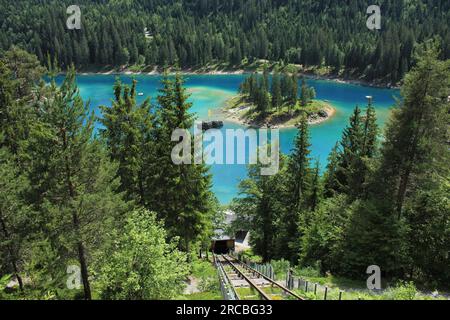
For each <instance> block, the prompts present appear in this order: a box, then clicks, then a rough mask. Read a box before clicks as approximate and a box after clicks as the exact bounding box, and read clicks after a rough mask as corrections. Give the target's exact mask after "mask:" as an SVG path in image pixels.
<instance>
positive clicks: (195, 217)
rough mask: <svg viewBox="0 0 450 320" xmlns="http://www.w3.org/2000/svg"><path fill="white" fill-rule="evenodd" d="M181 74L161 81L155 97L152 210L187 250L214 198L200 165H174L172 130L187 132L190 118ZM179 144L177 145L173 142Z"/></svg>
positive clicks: (197, 236) (206, 219) (204, 223)
mask: <svg viewBox="0 0 450 320" xmlns="http://www.w3.org/2000/svg"><path fill="white" fill-rule="evenodd" d="M188 98H189V96H188V95H187V93H186V89H185V88H184V85H183V78H182V76H181V75H180V74H177V75H176V76H175V79H174V80H171V79H169V78H168V77H167V76H165V77H164V78H163V88H162V89H161V90H160V95H159V96H158V101H159V104H160V106H159V108H158V111H157V122H158V123H159V124H160V126H159V130H158V132H157V147H156V148H157V155H158V161H159V168H158V169H159V170H158V172H157V174H156V176H157V180H156V181H155V183H157V184H158V190H155V192H154V194H153V196H154V203H153V207H154V208H153V209H154V210H155V211H156V212H158V214H159V215H160V217H161V218H162V219H164V221H165V223H166V227H167V228H168V231H169V234H170V235H171V236H178V237H180V239H181V242H180V247H181V248H182V249H184V250H186V251H190V250H191V248H192V245H193V244H195V242H196V241H198V240H199V239H200V238H201V236H202V234H203V233H204V232H209V230H208V229H207V228H206V226H207V225H209V221H210V219H211V217H212V212H211V210H212V203H213V199H214V196H213V194H212V193H211V191H210V188H211V177H210V175H209V173H208V168H207V167H206V166H205V165H203V164H195V165H194V164H182V165H175V164H174V163H172V160H171V151H172V149H173V147H174V146H175V144H174V142H172V141H171V135H172V132H173V130H175V129H190V128H191V127H192V125H193V120H194V118H193V115H192V114H190V113H189V109H190V107H191V106H192V103H190V102H188ZM176 143H178V142H176Z"/></svg>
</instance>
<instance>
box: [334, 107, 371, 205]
mask: <svg viewBox="0 0 450 320" xmlns="http://www.w3.org/2000/svg"><path fill="white" fill-rule="evenodd" d="M363 139H364V132H363V128H362V119H361V109H360V108H359V107H358V106H356V108H355V110H354V111H353V114H352V116H351V117H350V123H349V126H348V127H347V128H345V129H344V133H343V135H342V140H341V148H342V151H341V153H340V159H339V166H338V170H337V172H336V178H337V182H338V185H339V189H340V191H341V192H344V193H346V194H348V195H351V196H352V197H358V196H359V195H360V194H361V192H362V190H361V188H362V183H363V177H361V175H360V167H361V165H362V148H363Z"/></svg>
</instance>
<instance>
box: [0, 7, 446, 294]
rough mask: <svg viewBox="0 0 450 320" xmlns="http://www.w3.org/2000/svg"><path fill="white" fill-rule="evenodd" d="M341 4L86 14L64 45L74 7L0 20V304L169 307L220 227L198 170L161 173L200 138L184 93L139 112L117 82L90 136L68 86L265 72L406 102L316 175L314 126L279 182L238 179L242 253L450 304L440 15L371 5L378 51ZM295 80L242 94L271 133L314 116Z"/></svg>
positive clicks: (357, 120) (344, 142) (433, 10)
mask: <svg viewBox="0 0 450 320" xmlns="http://www.w3.org/2000/svg"><path fill="white" fill-rule="evenodd" d="M343 2H344V1H338V0H323V1H314V0H297V1H295V0H279V1H277V0H248V1H247V0H228V1H219V0H195V1H194V0H186V1H175V0H141V1H131V0H129V1H105V0H97V1H85V0H80V1H78V3H79V4H80V6H81V9H82V29H81V30H67V29H66V27H65V23H66V19H67V14H66V8H67V6H68V5H70V4H72V3H70V2H69V1H65V0H64V1H46V0H41V1H30V0H27V1H25V0H17V1H14V2H10V1H4V0H0V51H1V52H0V288H1V289H3V288H5V287H6V286H7V284H8V283H10V282H11V281H12V282H14V284H15V288H9V289H8V290H9V291H8V290H0V299H173V298H177V297H179V296H180V295H181V294H182V293H183V290H184V287H185V284H186V280H187V277H188V276H189V275H190V274H192V270H193V265H194V264H193V261H195V260H196V259H197V258H198V255H199V251H201V250H203V251H204V252H205V251H208V249H209V248H210V239H211V237H212V236H213V235H214V230H215V228H217V226H218V225H219V224H221V222H222V221H223V217H222V215H223V214H222V211H223V208H220V206H219V204H218V201H217V199H216V197H215V195H214V193H213V192H212V191H211V176H210V173H209V168H208V166H206V165H203V164H200V165H197V164H196V165H181V166H179V165H175V164H173V161H172V159H171V152H172V149H173V146H174V145H175V144H176V143H175V142H173V141H172V139H171V136H172V133H173V131H174V130H175V129H177V128H184V129H190V128H192V126H193V124H194V119H195V115H194V114H192V113H191V112H190V108H191V106H192V104H191V103H190V102H189V100H188V98H189V95H188V93H187V91H186V89H185V86H184V80H183V76H182V75H181V74H180V73H178V74H176V75H169V74H168V73H164V75H163V77H162V81H161V84H160V89H159V93H158V96H157V97H156V99H155V100H146V101H144V102H142V103H141V104H139V103H137V99H136V95H137V92H136V85H137V82H136V81H133V83H132V84H131V85H125V84H123V83H121V82H120V80H117V81H116V83H115V84H114V86H113V87H112V88H111V93H112V94H113V99H112V102H111V105H108V106H101V108H100V109H101V117H96V116H95V115H94V114H93V113H92V111H90V106H89V102H87V101H83V99H82V97H81V95H80V93H79V90H78V88H77V84H76V70H90V68H96V67H120V66H127V65H128V66H133V65H143V66H146V65H153V66H155V65H156V66H172V65H177V66H179V67H181V68H187V67H198V66H204V65H207V64H216V63H225V64H228V65H229V66H230V67H241V66H242V64H243V63H244V62H245V61H247V62H251V61H253V60H257V59H263V60H270V61H283V62H285V63H294V64H302V65H305V66H316V67H325V66H329V67H331V68H332V69H333V70H334V72H335V73H341V74H346V75H349V76H355V77H364V78H365V79H366V80H369V81H371V80H374V79H378V80H380V81H383V82H386V83H388V82H390V83H394V82H395V83H397V82H398V81H400V80H402V89H401V96H402V97H401V99H399V100H398V102H397V103H398V105H397V107H396V108H394V109H393V110H392V113H391V115H390V120H389V121H388V124H387V126H386V128H385V129H384V130H381V129H380V128H379V127H378V125H377V115H376V110H375V106H374V105H372V104H371V103H369V104H368V105H367V106H365V107H364V108H360V107H358V106H356V107H355V109H354V112H353V114H352V116H351V117H350V119H349V122H348V125H347V127H346V128H345V130H344V131H343V134H342V137H341V139H340V141H339V143H338V144H337V145H336V146H335V148H334V149H333V151H332V152H331V154H330V155H329V159H328V165H327V168H326V170H325V172H324V173H321V172H320V169H319V164H318V161H316V159H313V158H312V157H311V147H312V146H311V142H310V132H309V130H310V128H309V126H308V123H307V118H306V117H303V118H302V121H301V122H300V123H299V125H298V133H297V136H296V138H295V141H294V148H293V150H292V153H291V154H289V155H281V159H280V170H279V172H278V173H277V174H275V175H273V176H262V175H260V167H259V165H250V166H249V167H248V178H247V179H245V180H243V181H242V182H241V184H240V196H239V197H238V198H236V199H234V200H233V202H232V204H231V206H230V207H231V209H232V210H233V211H234V212H235V213H236V214H237V220H236V221H235V223H234V226H233V227H234V229H236V230H242V229H248V230H250V231H251V245H252V250H253V252H254V253H255V254H257V255H259V256H261V258H262V260H263V261H264V262H270V261H273V260H280V259H285V260H287V261H289V262H290V263H291V265H300V266H305V267H312V268H316V269H318V270H320V272H321V273H322V274H327V273H331V274H333V275H341V276H345V277H348V278H351V279H361V278H364V277H366V276H367V275H366V268H367V267H368V266H369V265H378V266H380V267H381V271H382V273H383V279H387V280H389V281H395V280H398V279H403V280H412V281H414V282H415V283H417V284H421V285H423V286H424V288H427V289H436V288H439V289H440V288H445V289H448V285H449V283H450V269H449V265H450V252H449V248H450V199H449V194H450V166H449V163H450V149H449V143H450V136H449V134H450V131H449V123H450V118H449V116H450V101H449V94H450V60H449V58H450V26H449V24H448V21H450V2H449V1H447V0H379V1H378V2H379V3H380V4H381V7H382V16H383V22H382V29H381V30H380V31H370V30H368V29H367V28H366V24H365V22H366V18H367V15H366V9H367V3H366V2H365V1H362V0H354V1H345V5H344V4H343ZM145 29H146V30H147V31H148V32H147V33H144V30H145ZM431 38H434V39H431ZM43 65H46V67H43ZM60 68H62V69H64V70H65V71H66V75H65V79H64V81H63V82H62V84H60V85H57V83H56V80H55V76H56V74H57V73H58V72H59V70H60ZM297 76H298V75H297V74H295V73H291V72H289V73H287V72H286V73H278V71H275V72H274V74H273V76H271V78H270V79H271V80H269V74H268V70H265V72H264V74H262V75H252V76H249V77H248V79H247V80H246V81H245V82H244V83H243V85H242V88H241V93H243V94H246V95H248V98H249V99H251V101H252V102H253V103H254V104H255V105H256V106H257V108H258V110H259V111H260V112H262V113H264V112H266V111H267V110H268V109H270V108H272V109H276V108H279V107H283V106H285V105H292V104H293V103H294V102H295V103H294V104H301V105H306V104H307V103H308V102H309V101H310V100H311V99H312V98H313V97H314V91H313V90H312V89H311V88H309V87H308V86H307V85H306V82H304V81H303V82H302V84H301V86H300V87H299V86H298V82H297V79H298V78H297ZM44 79H46V80H47V81H44ZM95 128H100V129H99V130H95ZM210 267H211V266H210ZM78 269H79V272H80V280H81V285H80V289H78V290H72V285H73V284H76V283H72V282H71V281H72V280H73V281H75V282H76V278H71V277H70V275H71V274H72V273H73V272H76V270H78ZM68 275H69V277H68ZM213 276H215V271H213Z"/></svg>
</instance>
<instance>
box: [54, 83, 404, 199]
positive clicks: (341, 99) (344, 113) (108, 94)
mask: <svg viewBox="0 0 450 320" xmlns="http://www.w3.org/2000/svg"><path fill="white" fill-rule="evenodd" d="M115 77H116V76H114V75H80V76H78V86H79V88H80V92H81V95H82V96H83V98H84V99H86V100H87V99H90V101H91V108H93V109H94V110H95V112H96V114H97V115H98V116H100V113H99V111H98V106H99V105H110V104H111V99H112V98H113V89H112V86H113V84H114V80H115ZM244 77H246V75H189V76H186V87H187V88H188V90H189V92H191V93H192V96H191V101H192V102H193V103H194V105H193V107H192V112H195V113H197V115H198V117H199V119H207V118H208V110H210V109H215V108H219V107H220V106H221V105H222V104H223V103H224V102H225V101H226V100H227V99H229V98H230V97H232V96H233V95H235V94H236V92H237V90H238V88H239V84H240V83H241V82H242V80H243V79H244ZM120 78H121V79H122V81H123V82H125V83H131V79H132V76H125V75H121V76H120ZM135 78H136V79H137V80H138V81H139V82H138V92H143V93H144V96H143V97H138V100H139V101H142V100H144V99H145V97H147V96H150V97H153V98H154V97H156V95H157V89H158V88H159V81H160V77H159V76H149V75H139V76H135ZM58 80H59V81H61V79H58ZM308 83H309V85H311V86H313V87H314V88H315V89H316V92H317V98H318V99H323V100H329V101H330V102H331V103H332V104H333V105H334V106H335V107H336V109H337V112H336V115H335V116H334V117H333V118H332V119H330V120H328V121H326V122H324V123H322V124H319V125H313V126H311V144H312V157H313V158H315V159H319V160H320V162H321V166H322V168H323V167H324V166H325V165H326V160H327V157H328V154H329V152H330V150H331V149H332V147H333V146H334V145H335V143H336V142H337V141H338V140H339V139H340V137H341V134H342V130H343V128H344V127H345V126H346V125H347V123H348V118H349V116H350V114H351V112H352V111H353V109H354V107H355V105H357V104H358V105H360V106H365V105H366V98H365V97H366V96H368V95H371V96H373V97H374V102H375V107H376V110H377V116H378V119H379V123H380V125H384V123H385V121H386V120H387V117H388V114H389V109H390V107H392V106H393V105H394V103H395V100H394V96H398V95H399V92H398V90H392V89H378V88H371V87H364V86H359V85H352V84H342V83H337V82H334V81H326V80H309V81H308ZM229 128H240V126H239V125H237V124H233V123H226V124H225V126H224V128H223V129H222V130H226V129H229ZM295 134H296V129H283V130H280V147H281V151H282V152H284V153H289V152H290V151H291V149H292V143H293V140H294V137H295ZM211 173H212V175H213V191H214V192H215V193H216V195H217V197H218V199H219V200H220V202H221V203H223V204H227V203H229V202H230V201H231V199H232V198H233V197H235V196H237V192H238V191H237V185H238V183H239V180H241V179H243V178H245V176H246V167H245V165H213V166H211Z"/></svg>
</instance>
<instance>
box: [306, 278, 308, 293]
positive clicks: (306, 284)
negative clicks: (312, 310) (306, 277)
mask: <svg viewBox="0 0 450 320" xmlns="http://www.w3.org/2000/svg"><path fill="white" fill-rule="evenodd" d="M305 292H306V293H308V281H306V282H305Z"/></svg>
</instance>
